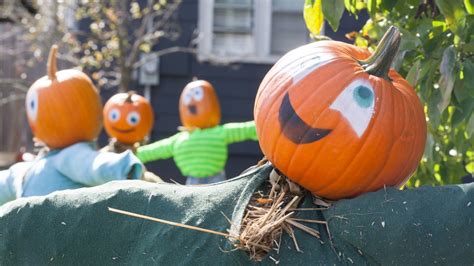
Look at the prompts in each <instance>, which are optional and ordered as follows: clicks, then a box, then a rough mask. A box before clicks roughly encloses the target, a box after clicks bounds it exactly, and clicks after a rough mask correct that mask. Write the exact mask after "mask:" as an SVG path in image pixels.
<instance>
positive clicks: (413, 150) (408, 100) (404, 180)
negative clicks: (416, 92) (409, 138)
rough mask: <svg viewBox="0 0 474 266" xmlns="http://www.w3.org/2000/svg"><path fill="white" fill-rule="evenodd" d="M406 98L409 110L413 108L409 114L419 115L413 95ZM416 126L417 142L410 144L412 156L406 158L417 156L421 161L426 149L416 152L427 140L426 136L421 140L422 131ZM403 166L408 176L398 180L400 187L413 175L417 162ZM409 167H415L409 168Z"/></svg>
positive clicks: (410, 159)
mask: <svg viewBox="0 0 474 266" xmlns="http://www.w3.org/2000/svg"><path fill="white" fill-rule="evenodd" d="M404 96H405V95H404ZM404 99H405V100H406V101H407V105H408V107H409V110H411V112H410V114H409V115H410V116H416V115H417V110H416V108H414V107H415V106H416V105H415V104H414V103H413V102H412V97H407V96H405V98H404ZM416 99H418V98H416ZM423 118H424V113H423ZM406 124H407V128H411V127H413V125H409V124H408V123H406ZM414 128H415V130H414V133H413V134H414V137H413V139H414V140H415V142H414V143H412V145H410V146H409V147H410V153H409V156H410V157H409V158H407V159H406V161H407V162H413V161H415V160H413V159H414V158H417V160H416V161H419V160H420V159H421V158H422V157H423V153H424V149H421V152H419V153H421V155H420V154H418V153H416V152H415V151H416V150H417V147H418V146H424V144H423V143H424V142H426V137H425V138H424V139H423V140H421V139H420V140H419V139H418V134H420V133H421V132H419V130H418V127H414ZM421 130H422V131H423V129H421ZM403 132H404V131H402V134H400V137H401V136H402V135H403ZM424 135H425V136H426V132H425V133H424ZM419 141H421V143H418V142H419ZM403 166H404V168H403V171H401V172H402V173H406V174H405V175H406V176H405V177H404V178H403V179H402V180H400V181H399V182H397V184H398V186H399V187H400V186H402V185H404V184H405V183H406V181H407V180H408V179H409V178H410V177H411V175H412V174H413V173H414V171H415V170H416V167H417V164H414V165H411V164H409V163H406V164H404V165H403ZM409 168H413V169H409Z"/></svg>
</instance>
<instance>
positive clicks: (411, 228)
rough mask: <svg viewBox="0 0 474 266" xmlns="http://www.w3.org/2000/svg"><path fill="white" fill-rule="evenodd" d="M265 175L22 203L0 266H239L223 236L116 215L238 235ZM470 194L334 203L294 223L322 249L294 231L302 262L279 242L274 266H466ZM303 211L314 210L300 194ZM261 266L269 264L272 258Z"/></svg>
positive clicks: (443, 190) (11, 217)
mask: <svg viewBox="0 0 474 266" xmlns="http://www.w3.org/2000/svg"><path fill="white" fill-rule="evenodd" d="M270 170H271V166H269V165H265V166H263V167H261V168H258V169H254V170H251V171H250V172H247V173H246V174H244V175H241V176H240V177H236V178H234V179H232V180H230V181H226V182H222V183H218V184H211V185H205V186H193V187H187V186H181V185H175V184H152V183H146V182H142V181H118V182H111V183H108V184H105V185H102V186H99V187H94V188H86V189H77V190H70V191H60V192H56V193H54V194H51V195H49V196H43V197H31V198H22V199H18V200H16V201H13V202H10V203H7V204H5V205H3V206H1V207H0V265H45V264H57V265H71V264H81V265H110V264H128V265H144V264H145V265H146V264H159V265H182V264H187V265H242V264H251V262H250V261H249V260H248V256H247V255H246V254H245V252H243V251H240V250H234V249H233V248H232V246H231V245H230V244H229V242H228V241H227V240H226V239H225V238H223V237H221V236H216V235H211V234H206V233H200V232H196V231H191V230H186V229H183V228H178V227H173V226H169V225H164V224H160V223H155V222H152V221H147V220H142V219H137V218H133V217H128V216H123V215H120V214H116V213H111V212H109V211H107V207H114V208H118V209H122V210H127V211H133V212H136V213H141V214H145V215H150V216H153V217H158V218H162V219H168V220H171V221H175V222H181V223H186V224H190V225H196V226H200V227H204V228H209V229H213V230H218V231H225V230H226V229H228V228H229V227H230V224H229V222H228V221H227V220H226V218H224V215H226V216H227V217H229V218H231V219H232V220H233V224H234V227H238V226H239V222H240V219H241V217H242V214H243V210H244V208H245V206H246V205H247V203H248V200H249V198H250V196H251V195H252V193H253V192H254V191H255V190H256V189H257V188H258V187H259V185H260V184H261V183H262V181H263V180H265V178H266V177H267V176H268V173H269V172H270ZM473 201H474V185H473V184H469V185H458V186H444V187H436V188H432V187H423V188H420V189H413V190H405V191H399V190H396V189H392V188H387V189H386V190H383V189H382V190H380V191H378V192H374V193H367V194H365V195H362V196H360V197H358V198H355V199H351V200H341V201H339V202H337V203H335V204H334V205H333V207H331V208H330V209H329V210H326V211H323V212H320V211H305V212H300V214H298V216H300V217H303V218H311V219H325V220H327V221H328V222H329V228H330V231H331V234H332V236H333V244H334V249H333V248H332V247H331V245H330V243H329V241H328V239H327V234H326V233H325V229H324V227H322V226H319V225H311V226H313V227H315V228H319V230H320V231H321V232H322V238H323V239H322V240H323V241H324V244H321V243H320V242H319V241H318V240H316V239H315V238H313V237H311V236H309V235H307V234H305V233H302V232H301V231H299V230H296V232H297V234H296V237H297V239H298V244H299V246H300V248H301V249H302V250H303V253H298V252H296V250H295V248H294V245H293V243H292V241H291V240H290V239H289V237H288V236H287V235H286V234H285V235H284V237H283V240H282V242H283V244H282V245H281V249H280V253H279V254H276V252H273V253H272V254H270V255H271V256H272V257H273V258H275V259H277V260H279V261H280V264H281V265H320V264H325V265H330V264H351V263H352V262H353V263H355V264H359V265H360V264H378V263H383V264H397V265H416V264H419V265H432V264H436V263H437V264H450V265H472V262H474V252H473V248H474V225H473V221H472V220H473V218H474V204H473V203H474V202H473ZM302 205H303V206H302V207H314V205H313V204H312V197H311V196H310V195H307V196H306V197H305V200H304V202H303V204H302ZM262 263H264V264H274V262H273V261H272V260H271V259H270V258H268V257H267V258H265V259H264V260H263V262H262Z"/></svg>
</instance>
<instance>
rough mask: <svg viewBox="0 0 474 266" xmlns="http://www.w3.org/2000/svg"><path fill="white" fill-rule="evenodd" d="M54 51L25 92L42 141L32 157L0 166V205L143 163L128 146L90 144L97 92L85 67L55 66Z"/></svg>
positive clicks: (125, 172)
mask: <svg viewBox="0 0 474 266" xmlns="http://www.w3.org/2000/svg"><path fill="white" fill-rule="evenodd" d="M56 51H57V46H53V47H52V48H51V53H50V57H49V60H48V75H47V76H44V77H42V78H40V79H39V80H37V81H36V82H35V83H34V84H33V85H32V86H31V87H30V89H29V90H28V93H27V96H26V110H27V116H28V122H29V125H30V127H31V129H32V132H33V134H34V136H35V139H37V140H38V141H40V142H41V143H43V144H44V145H45V146H46V147H45V148H44V149H43V151H42V152H40V154H39V155H38V156H37V157H36V159H35V160H34V161H32V162H21V163H17V164H15V165H13V166H12V167H10V169H9V170H5V171H1V172H0V205H1V204H3V203H5V202H7V201H10V200H14V199H15V198H19V197H27V196H36V195H46V194H49V193H51V192H54V191H57V190H64V189H73V188H80V187H89V186H96V185H100V184H103V183H106V182H108V181H112V180H119V179H127V178H130V179H136V178H139V177H141V176H142V173H143V165H142V163H141V162H140V161H139V160H138V158H137V157H135V156H134V155H133V153H132V152H131V151H125V152H123V153H120V154H116V153H110V152H107V153H102V152H99V151H97V150H96V149H95V143H94V140H95V139H96V138H97V136H98V134H99V132H100V130H101V127H102V116H101V113H102V105H101V102H100V97H99V94H98V92H97V89H96V88H95V87H94V85H93V84H92V81H91V80H90V79H89V77H87V76H86V75H85V74H84V73H82V72H80V71H78V70H73V69H67V70H62V71H59V72H56Z"/></svg>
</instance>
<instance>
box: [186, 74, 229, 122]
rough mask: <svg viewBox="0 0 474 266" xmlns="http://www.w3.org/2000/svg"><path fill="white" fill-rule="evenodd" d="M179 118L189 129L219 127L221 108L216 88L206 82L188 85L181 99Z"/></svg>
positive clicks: (195, 82)
mask: <svg viewBox="0 0 474 266" xmlns="http://www.w3.org/2000/svg"><path fill="white" fill-rule="evenodd" d="M179 117H180V118H181V123H182V124H183V126H184V127H185V128H187V129H194V128H209V127H214V126H217V125H218V124H219V123H220V121H221V108H220V105H219V100H218V99H217V95H216V92H215V91H214V87H213V86H212V85H211V84H210V83H209V82H207V81H205V80H195V81H192V82H190V83H188V84H187V85H186V87H184V89H183V92H182V93H181V96H180V98H179Z"/></svg>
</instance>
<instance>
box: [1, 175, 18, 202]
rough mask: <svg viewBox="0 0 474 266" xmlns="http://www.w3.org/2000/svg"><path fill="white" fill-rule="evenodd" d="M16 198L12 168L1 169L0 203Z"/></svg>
mask: <svg viewBox="0 0 474 266" xmlns="http://www.w3.org/2000/svg"><path fill="white" fill-rule="evenodd" d="M15 198H16V197H15V189H14V186H13V176H12V175H11V173H10V170H3V171H0V205H2V204H4V203H6V202H8V201H11V200H14V199H15Z"/></svg>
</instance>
